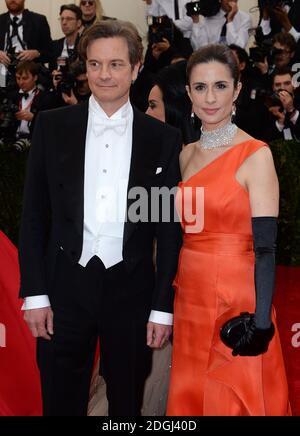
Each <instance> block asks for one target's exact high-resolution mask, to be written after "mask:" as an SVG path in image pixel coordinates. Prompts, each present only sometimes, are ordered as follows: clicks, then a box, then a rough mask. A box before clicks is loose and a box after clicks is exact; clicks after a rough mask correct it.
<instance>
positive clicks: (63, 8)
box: [59, 3, 82, 20]
mask: <svg viewBox="0 0 300 436" xmlns="http://www.w3.org/2000/svg"><path fill="white" fill-rule="evenodd" d="M63 11H71V12H73V13H74V14H75V15H76V18H77V20H82V10H81V9H80V7H79V6H77V5H75V4H74V3H70V4H69V5H62V6H61V8H60V12H59V15H61V14H62V13H63Z"/></svg>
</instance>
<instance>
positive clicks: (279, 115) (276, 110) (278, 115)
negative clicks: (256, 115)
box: [269, 106, 285, 127]
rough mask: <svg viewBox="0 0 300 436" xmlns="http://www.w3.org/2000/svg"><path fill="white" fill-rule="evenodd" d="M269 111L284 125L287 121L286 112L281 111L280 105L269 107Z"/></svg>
mask: <svg viewBox="0 0 300 436" xmlns="http://www.w3.org/2000/svg"><path fill="white" fill-rule="evenodd" d="M269 111H270V112H271V114H272V115H273V116H274V117H275V118H276V119H277V121H278V122H279V124H280V125H281V126H282V127H283V126H284V122H285V114H284V112H281V111H280V106H271V107H269Z"/></svg>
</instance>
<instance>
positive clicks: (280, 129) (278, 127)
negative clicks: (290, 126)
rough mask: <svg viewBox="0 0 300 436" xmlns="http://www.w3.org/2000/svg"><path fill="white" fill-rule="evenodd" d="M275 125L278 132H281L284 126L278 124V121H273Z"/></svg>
mask: <svg viewBox="0 0 300 436" xmlns="http://www.w3.org/2000/svg"><path fill="white" fill-rule="evenodd" d="M275 124H276V127H277V129H278V130H279V132H283V129H284V126H282V125H281V124H279V121H275Z"/></svg>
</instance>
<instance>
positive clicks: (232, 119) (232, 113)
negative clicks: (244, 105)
mask: <svg viewBox="0 0 300 436" xmlns="http://www.w3.org/2000/svg"><path fill="white" fill-rule="evenodd" d="M235 116H236V105H235V104H233V105H232V109H231V122H232V123H233V122H234V120H235Z"/></svg>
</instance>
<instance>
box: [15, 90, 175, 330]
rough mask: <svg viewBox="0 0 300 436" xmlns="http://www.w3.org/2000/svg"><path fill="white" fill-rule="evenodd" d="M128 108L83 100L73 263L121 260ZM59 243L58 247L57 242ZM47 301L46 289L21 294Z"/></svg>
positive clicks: (165, 320)
mask: <svg viewBox="0 0 300 436" xmlns="http://www.w3.org/2000/svg"><path fill="white" fill-rule="evenodd" d="M132 125H133V110H132V106H131V104H130V102H129V101H128V102H127V103H126V104H125V105H124V106H122V107H121V108H120V109H119V110H118V111H117V112H115V113H114V114H113V115H112V116H111V117H108V116H107V115H106V113H105V112H104V111H103V109H102V108H101V106H100V105H99V104H98V103H97V101H96V100H95V98H94V96H91V97H90V101H89V116H88V126H87V135H86V148H85V172H84V231H83V248H82V253H81V257H80V259H79V264H80V265H82V266H83V267H85V266H86V265H87V263H88V261H89V260H90V259H91V258H92V257H93V256H98V257H99V258H100V259H101V261H102V262H103V264H104V266H105V267H106V268H110V267H112V266H113V265H116V264H117V263H119V262H121V261H122V260H123V255H122V250H123V233H124V223H125V216H126V207H127V187H128V179H129V170H130V161H131V148H132ZM61 249H63V247H61ZM48 306H50V302H49V298H48V296H46V295H39V296H37V297H26V298H25V303H24V305H23V309H24V310H28V309H36V308H41V307H48ZM149 321H152V322H156V323H159V324H167V325H171V324H172V323H173V315H172V314H170V313H166V312H160V311H151V314H150V318H149Z"/></svg>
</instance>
